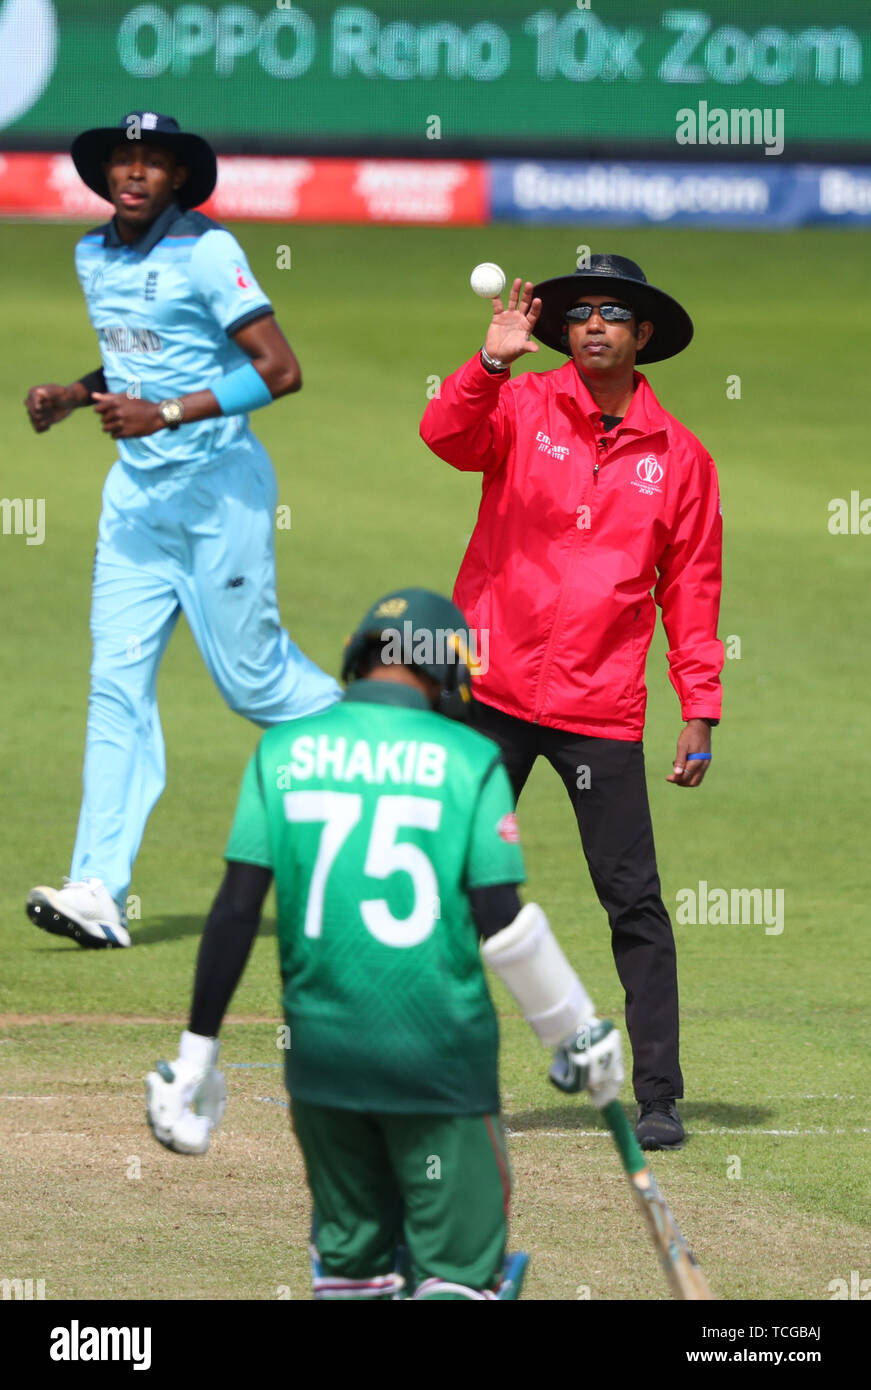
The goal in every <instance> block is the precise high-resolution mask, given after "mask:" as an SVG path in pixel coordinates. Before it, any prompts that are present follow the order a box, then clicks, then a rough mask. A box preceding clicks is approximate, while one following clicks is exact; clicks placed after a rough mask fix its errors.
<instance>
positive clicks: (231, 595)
mask: <svg viewBox="0 0 871 1390" xmlns="http://www.w3.org/2000/svg"><path fill="white" fill-rule="evenodd" d="M72 157H73V160H74V162H75V165H76V168H77V169H78V172H79V174H80V175H81V177H82V179H83V180H84V182H85V183H86V184H87V185H88V187H89V188H92V189H93V190H94V191H95V192H97V193H99V194H100V195H101V196H102V197H104V198H106V199H107V200H108V201H110V202H111V203H112V204H113V205H114V207H115V216H114V217H113V218H112V220H111V221H110V222H107V223H106V224H105V225H104V226H101V227H97V228H95V229H94V230H93V231H90V232H87V233H86V234H85V236H83V237H82V239H81V241H80V242H79V244H78V246H77V248H76V271H77V274H78V277H79V280H80V282H81V286H82V290H83V292H84V295H85V299H86V302H87V306H88V314H89V317H90V320H91V323H92V325H93V327H94V329H95V330H96V333H97V337H98V339H99V343H100V351H101V356H102V368H101V369H99V370H98V371H95V372H92V373H90V374H89V375H87V376H85V377H82V378H81V379H80V380H79V381H77V382H74V383H73V384H72V385H71V386H66V387H64V386H57V385H47V386H35V387H33V388H32V390H31V391H30V393H29V394H28V397H27V400H26V402H25V404H26V406H27V409H28V412H29V414H30V417H31V420H32V423H33V425H34V428H35V429H36V430H37V432H39V433H41V432H43V431H44V430H46V429H48V428H49V427H50V426H51V425H52V424H56V423H58V422H59V421H60V420H62V419H65V418H66V416H67V415H69V414H70V412H71V411H72V410H74V409H76V408H77V407H79V406H87V405H93V407H94V409H95V410H96V412H97V413H98V415H99V416H100V418H101V420H102V427H103V430H104V431H106V432H107V433H109V434H111V436H112V438H113V439H116V440H117V442H118V459H117V461H116V462H115V464H114V466H113V467H112V468H111V470H110V472H109V475H108V477H107V479H106V483H105V486H104V489H103V508H102V514H101V517H100V524H99V533H98V541H97V553H96V558H95V562H94V579H93V594H92V604H91V637H92V641H93V660H92V665H91V690H90V699H89V704H88V726H87V738H86V746H85V763H84V775H83V793H84V795H83V800H82V807H81V812H80V816H79V825H78V833H77V836H76V842H75V848H74V850H73V857H72V866H71V869H70V877H69V880H67V881H66V883H65V886H64V887H63V888H60V889H54V888H49V887H39V888H34V889H33V890H32V891H31V893H30V894H29V897H28V901H27V912H28V916H29V917H30V919H31V921H33V922H35V923H36V925H37V926H40V927H42V928H44V929H45V930H47V931H50V932H53V933H55V934H58V935H64V936H69V937H72V938H73V939H74V940H76V941H78V942H79V944H80V945H82V946H104V947H105V946H129V945H130V935H129V932H128V930H127V926H126V921H125V915H124V904H125V901H126V895H127V890H128V887H129V884H130V879H131V876H132V871H133V863H134V860H135V858H136V854H137V852H138V850H139V845H140V843H141V840H142V836H143V833H144V830H145V824H146V821H147V820H148V816H149V815H150V813H151V810H152V808H153V807H154V805H155V802H156V801H157V799H158V797H159V796H160V794H161V792H162V791H163V788H164V784H165V779H166V763H165V756H164V743H163V735H162V732H161V727H160V719H159V716H158V710H157V700H156V689H155V687H156V680H157V671H158V667H159V665H160V661H161V658H162V656H163V653H164V651H165V650H166V645H167V643H168V641H169V638H170V636H171V634H172V631H173V628H174V627H175V624H176V622H177V621H178V617H179V614H180V613H181V612H184V614H185V617H186V618H187V620H188V623H189V625H190V628H191V631H192V633H193V636H194V639H195V641H196V643H197V646H198V647H199V649H200V652H201V654H202V656H203V660H204V661H205V663H206V665H207V667H208V669H209V671H210V672H211V674H212V677H213V679H214V681H215V684H216V685H217V687H218V689H219V690H220V692H221V694H222V695H223V697H224V699H225V700H226V702H227V704H228V705H229V706H230V708H231V709H233V710H235V711H236V712H237V713H239V714H243V715H245V716H246V717H247V718H248V719H251V720H253V721H254V722H255V723H257V724H259V725H261V726H263V727H266V726H268V725H271V724H277V723H280V722H282V721H284V720H287V719H294V718H296V717H298V716H301V715H307V714H313V713H315V712H316V711H317V710H321V709H324V708H325V707H326V706H328V705H330V704H331V703H332V702H333V701H334V700H336V699H337V698H338V697H339V695H340V689H339V687H338V685H337V684H336V682H335V681H334V680H333V679H332V678H331V677H329V676H327V675H326V674H325V673H324V672H323V671H321V670H320V669H319V668H318V667H317V666H316V665H315V664H314V663H313V662H312V661H310V660H309V659H308V657H306V656H305V655H304V654H303V653H302V652H301V651H300V649H299V648H298V647H297V646H296V645H295V644H294V643H293V642H292V641H291V640H290V638H289V636H288V634H287V632H286V631H284V629H283V628H282V626H281V622H280V619H279V613H278V602H277V599H276V592H275V553H274V531H273V527H274V515H275V507H276V504H277V500H278V495H277V484H276V479H275V474H274V471H273V468H272V464H271V462H270V460H269V457H268V455H267V454H266V451H265V450H264V449H263V447H262V445H261V444H260V443H259V442H258V441H257V439H255V437H254V435H253V434H252V433H251V430H250V428H249V421H248V414H249V412H250V411H251V410H255V409H258V408H259V407H261V406H265V405H269V404H270V403H271V401H272V400H273V399H274V398H275V397H277V396H280V395H285V394H287V393H288V392H291V391H295V390H298V389H299V387H300V385H301V380H302V379H301V375H300V370H299V364H298V362H297V360H296V357H295V355H294V353H293V351H292V349H291V348H290V345H289V344H288V343H287V340H286V339H285V337H284V335H283V334H282V332H281V329H280V328H279V327H278V324H277V322H276V320H275V316H274V313H273V309H272V305H271V304H270V303H269V300H268V299H267V297H266V295H265V294H264V293H263V291H262V290H261V288H260V286H259V285H258V284H257V282H256V280H255V279H254V276H253V274H252V273H251V269H250V267H249V265H248V262H247V260H246V258H245V255H244V252H243V251H242V248H241V247H240V245H239V243H238V242H237V241H236V239H235V237H234V236H232V235H231V233H230V232H228V231H226V230H225V229H224V228H223V227H220V226H219V225H218V224H217V223H216V222H213V221H212V220H211V219H210V218H208V217H206V216H204V215H203V214H202V213H200V212H195V211H193V210H192V209H194V208H195V207H196V206H197V205H198V204H200V203H202V202H204V201H205V199H206V198H207V197H208V196H209V194H210V193H211V192H212V189H213V188H214V186H215V182H216V179H217V162H216V159H215V155H214V152H213V150H212V149H211V147H210V146H209V145H208V144H207V142H206V141H205V140H203V139H201V137H199V136H195V135H189V134H183V133H182V132H181V131H180V129H179V127H178V124H177V122H176V121H175V120H173V118H172V117H169V116H162V115H159V114H157V113H156V112H149V111H137V112H132V113H131V114H130V115H129V116H126V117H125V118H124V119H123V120H122V121H120V122H119V124H118V126H117V127H108V128H101V129H96V130H89V131H85V132H84V133H83V134H82V135H80V136H78V137H77V139H76V140H75V141H74V142H73V146H72Z"/></svg>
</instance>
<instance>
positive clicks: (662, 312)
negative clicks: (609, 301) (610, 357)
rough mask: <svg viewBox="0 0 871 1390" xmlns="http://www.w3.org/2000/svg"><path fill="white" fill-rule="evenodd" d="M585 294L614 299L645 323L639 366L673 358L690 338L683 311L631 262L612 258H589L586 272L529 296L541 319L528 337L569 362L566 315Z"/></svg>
mask: <svg viewBox="0 0 871 1390" xmlns="http://www.w3.org/2000/svg"><path fill="white" fill-rule="evenodd" d="M585 294H613V295H614V297H615V298H616V299H621V300H623V302H624V303H626V304H629V305H630V306H631V307H632V309H634V310H635V314H636V317H637V318H638V320H639V321H641V320H644V319H649V320H650V322H651V323H652V324H653V333H652V335H651V338H650V342H649V343H648V344H647V345H646V347H643V348H642V349H641V351H640V352H639V353H638V356H637V357H636V359H635V360H636V362H637V363H638V364H639V366H643V365H644V364H645V363H648V362H664V361H665V359H666V358H667V357H676V356H677V354H678V353H679V352H683V350H684V348H685V347H686V346H687V345H688V343H689V342H690V340H691V339H692V336H693V321H692V319H691V318H690V316H689V314H688V313H687V311H686V309H684V308H683V307H682V305H680V304H678V302H677V300H676V299H672V297H671V295H670V294H666V293H665V290H659V289H657V288H656V286H655V285H650V284H648V282H647V277H646V276H645V274H644V271H643V270H642V269H641V266H640V265H637V264H636V262H635V261H630V260H629V259H628V258H627V257H626V256H612V255H601V256H590V264H589V267H584V268H583V269H581V270H575V271H573V272H572V274H571V275H557V276H556V277H555V278H554V279H553V280H542V282H541V284H540V285H536V287H535V289H534V290H533V297H534V298H536V299H540V300H541V314H540V316H539V319H538V322H537V324H536V325H535V328H534V329H533V330H532V335H533V337H534V338H538V340H539V342H542V343H546V344H547V346H548V347H551V348H554V349H555V350H556V351H557V352H562V353H565V355H566V356H567V357H571V355H572V354H571V349H570V348H569V345H568V339H567V338H566V336H565V329H566V310H567V309H571V307H572V305H573V304H576V303H577V301H578V300H579V299H580V298H581V297H582V296H583V295H585Z"/></svg>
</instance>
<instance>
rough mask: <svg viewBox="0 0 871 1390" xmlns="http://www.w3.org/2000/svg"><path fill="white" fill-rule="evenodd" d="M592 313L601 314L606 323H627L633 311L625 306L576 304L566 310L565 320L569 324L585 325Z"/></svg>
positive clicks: (632, 315)
mask: <svg viewBox="0 0 871 1390" xmlns="http://www.w3.org/2000/svg"><path fill="white" fill-rule="evenodd" d="M594 313H596V314H601V315H602V318H603V319H604V320H605V322H606V323H628V322H629V320H630V319H631V318H633V317H634V311H633V310H632V309H627V308H626V305H625V304H576V305H575V307H574V308H573V309H567V310H566V318H567V319H568V321H569V323H586V322H587V319H589V318H592V316H593V314H594Z"/></svg>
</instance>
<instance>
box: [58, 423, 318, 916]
mask: <svg viewBox="0 0 871 1390" xmlns="http://www.w3.org/2000/svg"><path fill="white" fill-rule="evenodd" d="M277 500H278V493H277V484H276V480H275V473H274V471H273V468H272V464H271V462H270V460H269V456H268V455H267V453H266V451H265V449H264V448H263V447H262V445H261V444H259V443H258V441H257V440H256V439H255V438H254V437H253V435H249V436H248V437H247V439H245V440H243V441H242V443H240V444H239V445H236V446H234V447H233V449H230V450H226V451H224V452H223V453H222V454H221V455H220V456H219V457H218V458H217V459H215V460H214V461H213V462H212V463H210V464H208V465H201V466H200V467H199V468H198V469H196V470H188V471H187V472H183V471H181V470H179V469H177V468H172V467H169V468H157V469H151V470H144V469H135V468H129V467H127V466H126V465H124V464H122V463H121V462H120V461H119V462H117V463H116V464H115V465H114V467H113V468H112V469H111V471H110V472H109V476H108V477H107V479H106V483H105V487H104V489H103V510H102V514H101V517H100V528H99V538H98V542H97V554H96V559H95V561H94V581H93V593H92V599H91V638H92V641H93V660H92V663H91V691H90V698H89V702H88V729H87V738H86V743H85V765H84V775H83V792H84V795H83V799H82V808H81V812H80V815H79V825H78V832H77V835H76V844H75V849H74V850H73V860H72V867H71V869H70V876H71V877H72V878H73V879H77V880H78V879H83V878H88V877H90V876H92V875H93V876H96V877H97V878H101V879H102V880H103V882H104V883H105V884H106V887H107V888H108V889H109V892H110V893H111V894H112V896H113V897H114V898H115V899H116V901H117V902H118V904H119V906H121V907H122V908H123V905H124V902H125V899H126V895H127V889H128V887H129V884H130V879H131V876H132V872H133V862H134V860H135V858H136V855H137V853H138V851H139V846H140V843H141V841H142V836H143V834H144V831H145V824H146V821H147V820H148V817H149V815H150V814H151V811H152V809H153V807H154V805H155V802H156V801H157V799H158V797H159V796H160V794H161V792H162V791H163V788H164V785H165V782H166V759H165V753H164V743H163V734H162V732H161V727H160V719H159V716H158V711H157V698H156V682H157V671H158V668H159V666H160V662H161V658H162V657H163V653H164V651H165V650H166V645H167V643H168V641H169V639H170V636H171V634H172V631H173V628H174V627H175V625H176V622H177V621H178V616H179V614H180V613H181V612H184V615H185V617H186V618H187V620H188V623H189V625H190V629H191V632H192V633H193V636H194V640H195V641H196V644H197V646H198V647H199V649H200V652H201V654H202V657H203V660H204V661H205V663H206V665H207V667H208V668H209V671H210V672H211V674H212V678H213V679H214V681H215V684H216V685H217V687H218V689H219V690H220V692H221V694H222V695H223V697H224V699H225V700H226V702H227V704H228V705H229V706H230V708H231V709H232V710H235V711H236V712H237V713H238V714H243V715H245V716H246V718H248V719H251V720H253V721H254V722H255V723H256V724H260V725H262V726H267V725H270V724H277V723H280V722H281V721H282V720H285V719H295V718H297V717H299V716H300V715H304V714H312V713H314V712H315V711H316V710H319V709H324V708H326V706H327V705H330V704H332V703H333V701H334V700H336V699H338V698H339V696H340V694H341V691H340V689H339V686H338V685H337V684H336V682H335V681H334V680H333V679H332V677H330V676H327V675H326V674H325V673H324V672H323V671H321V670H320V668H319V667H318V666H316V665H315V664H314V662H312V661H310V660H309V659H308V657H307V656H305V655H304V654H303V653H302V652H301V651H300V649H299V647H297V646H296V645H295V644H294V643H293V642H292V641H291V640H290V638H289V636H288V635H287V633H286V632H285V631H284V629H283V628H282V626H281V621H280V619H279V614H278V601H277V598H276V594H275V547H274V517H275V507H276V504H277Z"/></svg>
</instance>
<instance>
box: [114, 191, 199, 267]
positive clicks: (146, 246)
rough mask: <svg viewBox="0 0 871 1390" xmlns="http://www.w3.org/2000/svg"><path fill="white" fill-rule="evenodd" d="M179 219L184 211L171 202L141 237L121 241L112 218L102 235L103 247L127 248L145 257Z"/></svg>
mask: <svg viewBox="0 0 871 1390" xmlns="http://www.w3.org/2000/svg"><path fill="white" fill-rule="evenodd" d="M180 217H184V209H183V208H180V207H179V205H178V203H176V202H171V203H170V205H169V207H168V208H164V210H163V212H162V213H161V214H160V216H159V217H158V218H156V219H155V220H154V222H152V224H151V226H150V227H148V228H146V230H145V231H144V232H143V233H142V236H141V237H138V238H137V240H136V241H122V240H121V237H120V236H119V235H118V227H117V224H116V220H115V218H114V217H113V218H112V221H111V222H107V224H106V230H105V232H104V234H103V245H104V246H127V247H129V249H130V250H131V251H136V252H137V253H138V254H139V255H140V256H147V255H148V253H149V251H151V250H152V249H153V248H154V247H155V246H156V245H157V243H158V242H159V241H161V240H162V239H163V237H165V236H166V234H167V232H168V231H169V229H170V227H171V226H172V224H173V222H177V221H178V219H179V218H180Z"/></svg>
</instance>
